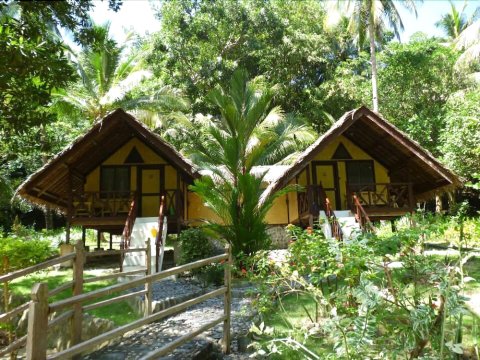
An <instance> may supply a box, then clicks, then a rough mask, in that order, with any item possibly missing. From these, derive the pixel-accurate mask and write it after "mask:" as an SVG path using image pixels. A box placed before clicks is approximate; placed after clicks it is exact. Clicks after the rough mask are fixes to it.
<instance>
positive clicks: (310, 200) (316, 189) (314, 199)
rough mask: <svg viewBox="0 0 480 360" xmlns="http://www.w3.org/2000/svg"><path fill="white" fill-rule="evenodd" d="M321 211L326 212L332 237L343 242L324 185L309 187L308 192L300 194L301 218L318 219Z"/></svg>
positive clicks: (299, 210)
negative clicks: (306, 216) (311, 217)
mask: <svg viewBox="0 0 480 360" xmlns="http://www.w3.org/2000/svg"><path fill="white" fill-rule="evenodd" d="M321 210H323V211H324V212H325V215H326V217H327V220H328V222H329V224H330V227H331V229H332V235H333V236H334V237H335V238H336V239H338V240H342V239H343V233H342V228H341V226H340V223H339V222H338V219H337V217H336V215H335V212H334V209H332V206H331V202H330V199H329V198H328V197H327V194H326V193H325V190H324V189H323V187H322V185H321V184H320V185H308V186H307V187H306V192H303V193H299V194H298V212H299V215H300V217H302V216H304V215H306V214H308V215H313V216H314V217H318V216H319V214H320V211H321Z"/></svg>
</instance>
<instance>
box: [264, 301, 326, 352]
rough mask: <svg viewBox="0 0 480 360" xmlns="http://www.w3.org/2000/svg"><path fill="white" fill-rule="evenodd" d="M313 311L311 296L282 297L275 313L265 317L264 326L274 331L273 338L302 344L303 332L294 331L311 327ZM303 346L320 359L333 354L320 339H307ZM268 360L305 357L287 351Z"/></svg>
mask: <svg viewBox="0 0 480 360" xmlns="http://www.w3.org/2000/svg"><path fill="white" fill-rule="evenodd" d="M315 311H316V305H315V301H314V300H313V298H312V297H311V296H309V295H306V294H289V295H286V296H284V297H283V298H282V300H281V302H279V303H278V304H277V308H276V309H275V311H271V312H269V313H268V314H267V315H266V316H265V324H266V325H267V326H270V327H273V328H274V329H275V332H274V337H275V338H281V337H286V336H291V337H292V338H294V339H295V340H297V341H299V342H300V343H303V341H304V335H303V332H301V331H299V330H295V329H300V328H303V327H308V326H309V325H313V322H312V320H315ZM304 345H305V347H306V348H308V350H310V351H312V352H314V353H315V354H317V355H318V356H320V357H321V356H322V355H326V354H328V353H332V352H333V349H332V346H331V344H328V343H326V342H325V341H323V339H322V338H313V337H312V338H309V339H308V340H307V341H306V343H305V344H304ZM269 358H271V359H292V360H296V359H305V356H304V355H303V354H302V353H300V352H299V351H294V350H289V349H287V350H285V351H282V354H281V355H273V356H271V357H269Z"/></svg>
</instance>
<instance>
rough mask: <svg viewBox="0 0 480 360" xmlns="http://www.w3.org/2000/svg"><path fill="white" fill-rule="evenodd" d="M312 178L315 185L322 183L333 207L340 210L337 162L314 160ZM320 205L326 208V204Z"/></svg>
mask: <svg viewBox="0 0 480 360" xmlns="http://www.w3.org/2000/svg"><path fill="white" fill-rule="evenodd" d="M312 180H313V184H314V185H320V184H321V185H322V187H323V190H324V191H325V194H326V195H327V197H328V199H329V200H330V204H331V206H332V209H334V210H340V200H339V199H340V196H339V195H340V194H339V187H338V168H337V163H336V162H334V161H333V162H330V161H321V162H320V161H314V162H313V163H312ZM319 205H320V207H321V208H322V209H323V208H324V204H319Z"/></svg>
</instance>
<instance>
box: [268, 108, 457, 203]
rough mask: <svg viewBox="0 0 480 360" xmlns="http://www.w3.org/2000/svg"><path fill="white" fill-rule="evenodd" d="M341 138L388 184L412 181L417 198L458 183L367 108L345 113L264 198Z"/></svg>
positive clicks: (278, 180) (276, 182)
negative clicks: (383, 172) (379, 169)
mask: <svg viewBox="0 0 480 360" xmlns="http://www.w3.org/2000/svg"><path fill="white" fill-rule="evenodd" d="M340 135H343V136H345V137H346V138H348V139H349V140H350V141H351V142H353V143H354V144H355V145H357V146H358V147H360V148H361V149H363V150H364V151H365V152H366V153H367V154H369V155H370V156H371V157H372V158H374V159H375V160H377V161H378V162H380V163H381V164H382V165H384V166H385V167H386V168H387V169H388V170H389V174H390V180H391V182H412V183H413V186H414V192H415V194H416V195H417V198H419V197H421V195H422V194H427V193H429V192H431V191H436V190H438V189H440V188H443V187H445V186H454V187H457V186H460V185H461V183H462V182H461V180H460V178H459V177H458V176H457V175H455V174H454V173H453V172H451V171H450V170H448V169H447V168H446V167H445V166H443V165H442V164H441V163H440V162H439V161H438V160H437V159H435V157H434V156H433V155H432V154H430V152H428V151H427V150H425V149H424V148H422V147H421V146H420V145H419V144H418V143H417V142H415V141H413V140H411V139H410V138H409V137H408V136H407V135H406V134H405V133H403V132H402V131H400V130H399V129H397V128H396V127H395V126H394V125H392V124H391V123H389V122H388V121H387V120H385V119H383V118H382V117H381V116H380V115H379V114H377V113H375V112H373V111H371V110H370V109H368V108H366V107H361V108H358V109H355V110H352V111H349V112H347V113H345V114H344V115H343V116H342V117H341V118H340V119H339V120H338V121H337V122H336V123H335V124H334V125H333V126H332V127H331V128H330V129H329V130H328V131H327V132H326V133H325V134H323V135H322V136H320V137H319V138H318V139H317V140H316V141H315V142H314V143H313V144H312V145H310V146H309V147H308V148H307V149H306V150H305V151H304V152H302V153H301V154H300V155H299V157H298V158H297V160H296V161H295V163H293V164H292V165H291V166H290V167H289V168H288V169H286V171H285V172H284V173H283V175H282V176H280V177H278V179H277V180H276V181H274V182H273V183H271V184H270V185H269V186H268V188H267V189H266V190H265V193H264V197H266V196H267V195H268V194H270V193H272V192H275V191H277V190H279V189H281V188H283V187H284V186H286V185H287V184H288V183H289V182H290V181H291V180H292V179H294V178H295V176H297V175H298V174H299V173H300V172H301V171H303V169H305V167H306V166H307V165H308V164H309V163H310V161H312V160H313V159H314V158H315V157H316V156H317V155H318V154H319V153H320V152H321V151H323V150H324V149H325V148H326V147H327V146H328V145H329V144H330V143H331V142H332V141H333V140H334V139H335V138H337V137H338V136H340Z"/></svg>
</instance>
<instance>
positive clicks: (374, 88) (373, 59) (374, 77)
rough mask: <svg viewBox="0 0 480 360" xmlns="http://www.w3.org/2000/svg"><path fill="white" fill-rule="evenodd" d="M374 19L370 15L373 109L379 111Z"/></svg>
mask: <svg viewBox="0 0 480 360" xmlns="http://www.w3.org/2000/svg"><path fill="white" fill-rule="evenodd" d="M373 26H374V24H373V19H372V18H371V16H370V20H369V22H368V37H369V38H370V62H371V64H372V97H373V111H376V112H378V85H377V79H378V74H377V57H376V54H375V29H374V28H373Z"/></svg>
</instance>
